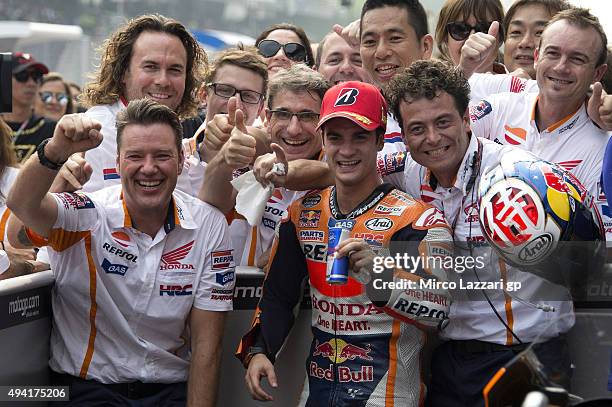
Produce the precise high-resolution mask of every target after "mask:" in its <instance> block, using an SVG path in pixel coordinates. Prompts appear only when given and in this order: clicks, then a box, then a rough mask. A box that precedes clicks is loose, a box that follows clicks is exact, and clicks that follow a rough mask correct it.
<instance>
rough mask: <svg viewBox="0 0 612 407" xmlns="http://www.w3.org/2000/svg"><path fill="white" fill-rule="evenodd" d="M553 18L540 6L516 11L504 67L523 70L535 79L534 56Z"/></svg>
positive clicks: (531, 6)
mask: <svg viewBox="0 0 612 407" xmlns="http://www.w3.org/2000/svg"><path fill="white" fill-rule="evenodd" d="M551 17H552V16H551V15H550V14H549V13H548V10H546V7H544V6H543V5H540V4H528V5H526V6H523V7H520V8H519V9H517V10H516V12H515V13H514V15H513V16H512V20H510V24H509V25H508V33H507V34H506V42H505V44H506V45H505V46H504V65H506V68H508V71H510V72H512V71H515V70H516V69H518V68H522V69H524V70H525V71H527V72H528V73H529V75H530V76H531V77H532V78H535V68H534V66H533V54H534V51H535V50H536V48H537V47H538V45H539V44H540V37H541V36H542V31H544V26H545V25H546V23H547V22H548V20H550V18H551Z"/></svg>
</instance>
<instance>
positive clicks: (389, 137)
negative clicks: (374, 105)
mask: <svg viewBox="0 0 612 407" xmlns="http://www.w3.org/2000/svg"><path fill="white" fill-rule="evenodd" d="M396 151H406V144H405V143H404V136H403V135H402V129H401V127H400V125H399V123H398V122H397V120H395V117H394V116H393V115H392V114H391V113H387V129H386V131H385V144H384V146H383V149H382V153H383V154H387V153H394V152H396Z"/></svg>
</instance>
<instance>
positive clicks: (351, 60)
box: [317, 33, 369, 85]
mask: <svg viewBox="0 0 612 407" xmlns="http://www.w3.org/2000/svg"><path fill="white" fill-rule="evenodd" d="M323 45H324V47H323V49H322V50H321V49H320V50H319V51H321V52H322V54H321V63H320V64H319V66H318V67H317V71H319V72H320V73H321V75H323V76H324V77H325V78H326V79H327V80H328V81H330V82H331V83H332V84H333V85H335V84H337V83H339V82H346V81H361V82H369V80H368V79H369V75H368V73H367V72H366V70H365V69H363V66H362V63H361V55H360V54H359V48H357V47H351V46H350V45H349V44H348V43H347V42H346V41H345V40H344V39H343V38H342V37H340V36H339V35H338V34H336V33H333V34H330V35H329V36H328V37H327V39H326V40H325V43H324V44H323Z"/></svg>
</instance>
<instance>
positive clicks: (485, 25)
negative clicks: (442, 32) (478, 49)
mask: <svg viewBox="0 0 612 407" xmlns="http://www.w3.org/2000/svg"><path fill="white" fill-rule="evenodd" d="M492 23H493V22H492V21H479V22H477V23H476V25H473V26H472V25H469V24H467V23H464V22H463V21H453V22H452V23H448V24H446V31H447V32H448V34H449V35H450V36H451V37H452V38H453V39H454V40H455V41H464V40H467V38H468V37H469V36H470V33H471V32H472V30H474V32H477V33H486V32H488V31H489V27H490V26H491V24H492Z"/></svg>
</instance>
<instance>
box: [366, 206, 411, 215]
mask: <svg viewBox="0 0 612 407" xmlns="http://www.w3.org/2000/svg"><path fill="white" fill-rule="evenodd" d="M406 208H408V207H407V206H404V205H398V206H387V205H383V204H379V205H378V206H377V207H376V208H374V214H375V215H386V216H401V215H402V213H403V212H404V211H405V210H406Z"/></svg>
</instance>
